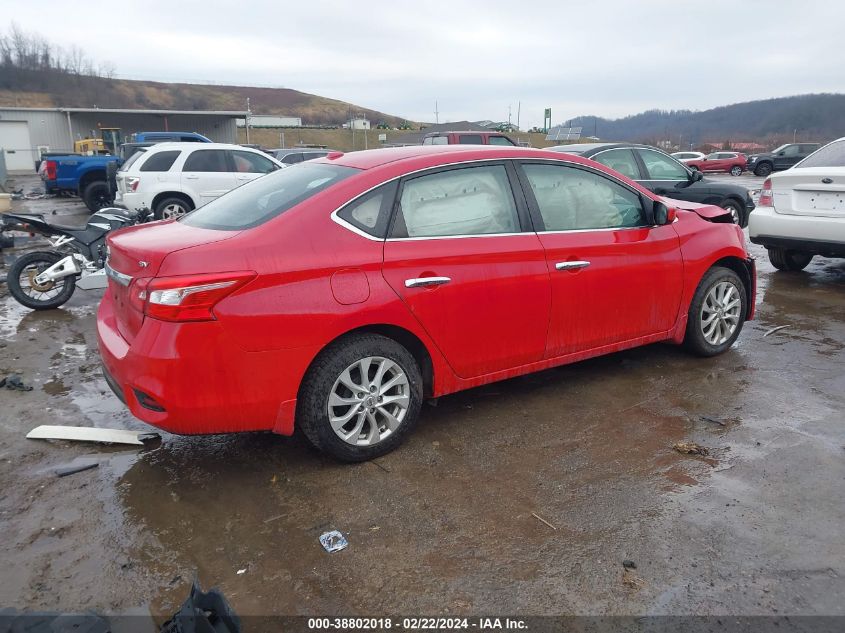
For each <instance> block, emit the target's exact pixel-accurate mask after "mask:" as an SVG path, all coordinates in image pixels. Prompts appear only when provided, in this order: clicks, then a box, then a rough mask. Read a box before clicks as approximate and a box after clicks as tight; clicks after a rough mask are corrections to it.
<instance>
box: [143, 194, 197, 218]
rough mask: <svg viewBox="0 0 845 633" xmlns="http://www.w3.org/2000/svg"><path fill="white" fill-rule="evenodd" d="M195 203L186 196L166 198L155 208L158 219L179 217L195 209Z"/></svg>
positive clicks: (154, 212)
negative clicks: (186, 198)
mask: <svg viewBox="0 0 845 633" xmlns="http://www.w3.org/2000/svg"><path fill="white" fill-rule="evenodd" d="M193 208H194V207H193V205H192V204H191V203H190V202H188V201H187V200H185V199H184V198H177V197H172V198H165V199H163V200H162V201H161V202H159V203H158V204H157V205H156V208H155V209H154V210H153V214H154V215H155V219H156V220H169V219H170V218H178V217H180V216H183V215H185V214H186V213H189V212H190V211H192V210H193Z"/></svg>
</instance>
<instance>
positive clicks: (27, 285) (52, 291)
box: [6, 251, 76, 310]
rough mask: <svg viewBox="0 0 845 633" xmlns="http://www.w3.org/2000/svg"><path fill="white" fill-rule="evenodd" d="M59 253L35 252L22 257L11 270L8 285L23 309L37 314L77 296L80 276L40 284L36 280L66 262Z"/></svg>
mask: <svg viewBox="0 0 845 633" xmlns="http://www.w3.org/2000/svg"><path fill="white" fill-rule="evenodd" d="M62 257H63V256H62V255H60V254H59V253H50V252H45V251H41V252H35V253H27V254H26V255H22V256H21V257H18V258H17V259H16V260H15V261H14V263H12V265H11V267H10V268H9V274H8V275H7V277H6V284H7V285H8V286H9V292H11V293H12V296H13V297H14V298H15V299H16V300H17V301H18V303H20V304H21V305H24V306H26V307H27V308H32V309H33V310H50V309H52V308H58V307H59V306H60V305H62V304H63V303H65V302H66V301H67V300H68V299H70V297H71V295H73V291H74V289H75V288H76V276H75V275H70V276H68V277H65V278H64V279H59V280H58V281H48V282H47V283H43V284H39V283H38V282H37V281H35V278H36V277H37V276H38V275H39V274H41V273H42V272H44V271H45V270H47V269H48V268H49V267H50V266H52V265H53V264H55V263H56V262H57V261H59V260H60V259H62Z"/></svg>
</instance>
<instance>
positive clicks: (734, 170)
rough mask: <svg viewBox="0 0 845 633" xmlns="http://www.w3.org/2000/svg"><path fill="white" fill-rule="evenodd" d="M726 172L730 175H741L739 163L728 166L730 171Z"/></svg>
mask: <svg viewBox="0 0 845 633" xmlns="http://www.w3.org/2000/svg"><path fill="white" fill-rule="evenodd" d="M728 173H729V174H730V175H731V176H742V167H740V166H739V165H734V166H733V167H731V168H730V171H728Z"/></svg>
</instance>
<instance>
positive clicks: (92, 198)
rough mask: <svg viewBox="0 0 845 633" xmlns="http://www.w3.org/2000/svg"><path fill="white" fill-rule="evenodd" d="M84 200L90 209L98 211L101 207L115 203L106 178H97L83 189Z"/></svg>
mask: <svg viewBox="0 0 845 633" xmlns="http://www.w3.org/2000/svg"><path fill="white" fill-rule="evenodd" d="M82 201H83V202H84V203H85V206H86V207H88V210H89V211H91V212H92V213H96V212H97V211H99V210H100V209H104V208H105V207H108V206H111V205H112V204H114V196H113V195H112V193H111V190H110V189H109V185H108V183H107V182H106V181H105V180H95V181H94V182H92V183H89V184H87V185H86V186H85V189H83V191H82Z"/></svg>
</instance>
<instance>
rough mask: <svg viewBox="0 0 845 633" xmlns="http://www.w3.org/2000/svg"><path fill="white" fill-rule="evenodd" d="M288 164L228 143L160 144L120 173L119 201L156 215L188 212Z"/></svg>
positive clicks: (141, 151) (143, 150)
mask: <svg viewBox="0 0 845 633" xmlns="http://www.w3.org/2000/svg"><path fill="white" fill-rule="evenodd" d="M282 167H284V165H282V163H280V162H279V161H278V160H276V159H275V158H273V157H272V156H268V155H267V154H265V153H264V152H260V151H258V150H254V149H251V148H249V147H242V146H240V145H229V144H227V143H158V144H156V145H153V146H151V147H144V148H141V149H139V150H138V151H137V152H135V153H134V154H132V156H131V157H130V158H129V160H127V161H126V162H125V163H124V164H123V165H122V166H121V167H120V170H119V171H118V172H117V176H116V184H117V192H116V195H115V203H116V204H119V205H123V206H125V207H126V208H127V209H131V210H136V209H151V210H152V211H153V213H154V214H155V217H156V219H159V220H160V219H163V218H170V217H175V216H179V215H184V214H185V213H188V212H189V211H191V210H193V209H196V208H198V207H201V206H203V205H204V204H206V203H208V202H210V201H211V200H214V199H215V198H218V197H220V196H222V195H223V194H224V193H226V192H227V191H231V190H232V189H235V188H236V187H239V186H240V185H242V184H244V183H247V182H249V181H251V180H255V179H256V178H259V177H260V176H263V175H264V174H267V173H270V172H271V171H276V170H277V169H281V168H282Z"/></svg>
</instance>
